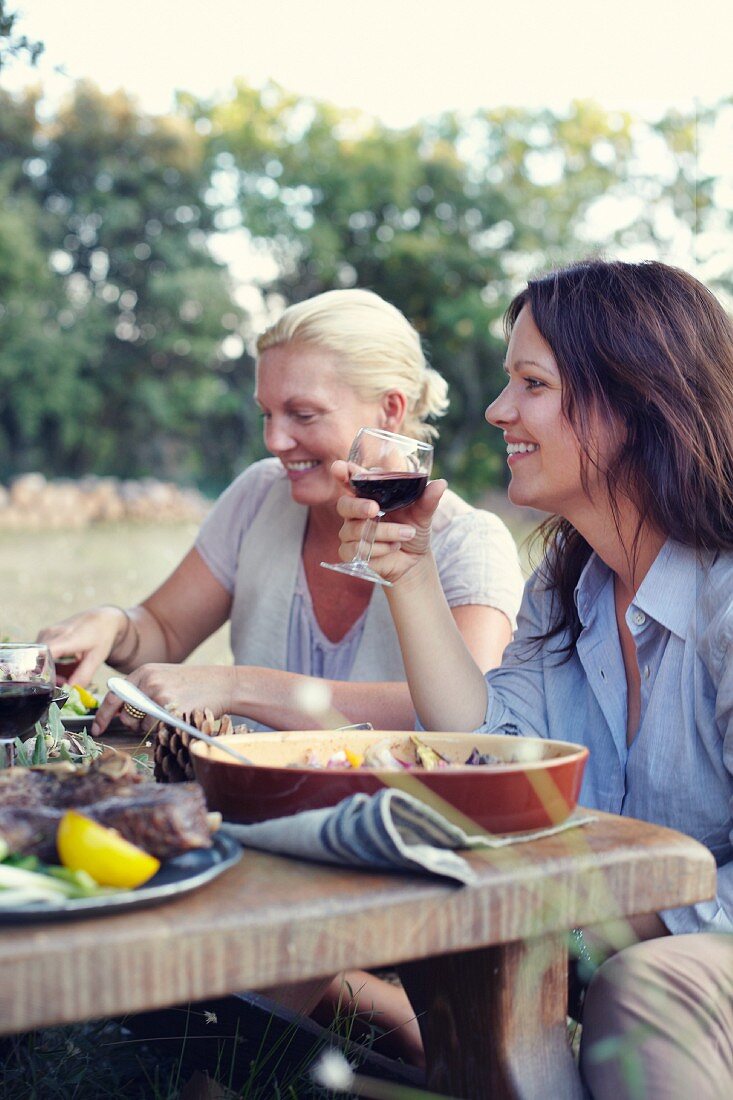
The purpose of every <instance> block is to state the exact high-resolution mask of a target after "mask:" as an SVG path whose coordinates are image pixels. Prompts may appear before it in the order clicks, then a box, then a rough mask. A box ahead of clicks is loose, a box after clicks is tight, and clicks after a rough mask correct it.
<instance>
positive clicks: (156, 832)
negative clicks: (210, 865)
mask: <svg viewBox="0 0 733 1100" xmlns="http://www.w3.org/2000/svg"><path fill="white" fill-rule="evenodd" d="M82 812H83V813H85V814H87V815H88V816H89V817H93V818H94V820H95V821H99V822H100V824H102V825H106V826H108V827H109V828H110V829H117V831H118V832H119V833H121V834H122V836H124V837H125V839H126V840H129V841H130V842H131V843H132V844H137V846H138V848H144V849H145V851H146V852H150V854H151V855H152V856H157V858H158V859H168V858H169V857H170V856H175V855H179V854H180V853H181V852H187V851H189V849H191V848H210V847H211V834H210V832H209V826H208V824H207V821H206V799H205V798H204V792H203V790H202V789H201V787H200V786H199V785H198V783H172V784H165V785H162V784H158V783H142V784H141V785H140V786H139V787H137V788H136V789H135V791H134V792H133V793H131V794H130V795H128V796H126V797H124V798H123V797H114V798H106V799H104V801H101V802H93V803H92V804H91V805H90V806H84V807H83V810H82Z"/></svg>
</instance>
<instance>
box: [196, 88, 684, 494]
mask: <svg viewBox="0 0 733 1100" xmlns="http://www.w3.org/2000/svg"><path fill="white" fill-rule="evenodd" d="M181 107H182V109H183V110H184V111H185V112H186V113H187V114H188V115H189V116H190V117H191V118H192V119H193V120H194V121H196V122H198V123H199V125H200V124H201V123H202V122H203V123H204V124H205V126H207V127H208V126H210V127H211V139H210V156H211V163H212V178H213V179H214V181H215V182H216V181H218V185H219V188H220V190H222V191H226V192H227V193H229V194H232V195H234V196H236V199H237V202H238V205H239V209H240V219H239V222H238V224H239V226H240V227H244V229H245V231H246V233H247V234H248V235H249V238H250V240H251V242H252V244H253V246H256V247H258V248H259V249H264V250H265V252H266V253H267V254H268V255H269V256H270V257H271V259H272V260H273V261H274V263H275V265H276V270H277V274H276V275H275V277H274V278H269V279H267V280H263V290H264V293H265V300H266V302H268V301H269V302H271V303H272V304H273V306H275V305H276V304H277V303H279V302H281V301H282V299H284V300H285V301H286V302H289V301H293V300H298V299H302V298H304V297H308V296H310V295H312V294H316V293H318V292H320V291H322V290H326V289H330V288H332V287H338V286H351V285H357V284H358V285H359V286H364V287H370V288H372V289H374V290H376V291H378V293H380V294H382V295H383V296H384V297H385V298H387V299H389V300H390V301H392V302H394V303H395V305H397V306H399V307H400V308H401V309H402V310H403V311H404V312H405V313H406V314H407V316H408V317H409V318H410V319H411V320H412V321H413V323H414V324H415V325H416V327H417V328H418V330H419V331H420V332H421V334H422V336H423V337H424V340H425V343H426V346H427V349H428V352H429V355H430V358H431V360H432V362H433V365H434V366H435V367H436V368H437V369H438V370H440V371H441V372H442V373H443V374H444V375H445V376H446V377H447V378H448V380H449V382H450V388H451V409H450V412H449V414H448V416H447V417H446V419H445V421H444V426H443V432H442V442H441V446H440V448H439V452H438V453H439V459H440V463H441V467H442V472H444V473H446V474H448V475H449V476H450V477H452V478H453V479H455V480H457V481H458V482H459V483H460V484H462V485H463V486H464V488H466V489H467V490H468V491H469V492H470V491H471V490H472V489H478V487H480V486H483V485H485V484H486V483H487V480H489V481H494V482H495V481H496V480H498V479H499V478H500V477H501V471H502V469H503V468H504V465H503V455H502V453H501V440H500V438H499V437H498V435H497V433H494V434H493V435H492V434H491V433H487V431H486V429H485V426H484V424H483V419H482V415H483V409H484V406H485V405H486V403H487V402H488V400H490V399H491V398H492V397H493V396H494V395H495V393H496V392H497V391H498V389H499V388H500V386H501V384H502V376H501V362H502V359H503V353H504V352H503V339H502V334H501V324H500V318H501V315H502V313H503V310H504V308H505V306H506V304H507V301H508V299H509V297H510V296H511V294H512V293H513V292H514V291H515V290H516V289H517V288H518V287H519V286H520V285H521V284H522V283H523V282H524V280H525V279H526V278H527V277H529V276H531V275H532V274H534V273H537V272H538V271H539V270H542V269H546V268H547V267H548V266H550V265H556V264H560V263H567V262H571V261H572V260H574V259H578V258H581V257H583V256H586V255H588V254H592V253H594V252H598V251H600V250H603V251H605V252H611V253H615V252H617V251H618V250H620V249H629V248H630V247H632V246H634V245H636V246H638V247H639V248H645V250H646V253H645V254H646V255H659V254H660V251H662V252H663V247H664V242H665V237H664V234H665V233H669V234H672V233H678V232H679V230H680V227H681V226H682V227H683V228H684V220H685V218H686V217H687V214H688V211H687V206H689V205H690V204H691V203H692V204H693V205H695V209H696V216H698V217H699V216H702V215H703V214H704V209H705V208H704V196H703V194H702V193H701V191H700V189H699V188H698V189H697V191H696V189H695V186H694V185H693V183H692V180H691V176H692V173H693V171H694V165H693V164H690V163H689V161H690V156H691V155H692V154H693V153H694V148H693V147H692V146H691V144H690V142H691V133H692V132H693V131H694V126H693V124H692V122H691V121H690V120H685V119H679V120H678V121H677V122H676V123H675V124H674V125H673V123H672V121H671V120H670V119H667V120H663V121H662V122H661V123H660V124H659V126H658V127H657V128H656V131H655V133H654V136H656V139H657V141H658V142H659V140H660V139H661V142H662V145H663V146H664V150H665V152H666V154H667V175H666V176H664V175H663V176H662V178H661V179H660V178H659V177H658V163H655V164H653V165H651V166H645V165H644V163H643V161H642V160H640V157H639V145H640V140H641V138H644V139H645V140H649V139H650V137H651V136H652V129H653V128H652V127H651V126H647V127H646V128H645V129H643V128H641V127H640V124H639V122H638V120H635V119H633V118H632V117H631V116H630V115H629V114H625V113H621V112H608V111H605V110H603V109H601V108H600V107H598V106H597V105H595V104H592V103H584V102H578V103H574V104H572V105H571V106H570V107H569V108H568V110H567V111H565V112H563V113H561V114H559V115H554V114H552V113H551V112H550V111H547V110H525V109H519V108H502V109H497V110H492V111H483V112H479V113H478V114H476V115H475V116H472V117H470V118H462V117H459V116H456V115H455V114H445V115H443V116H440V117H439V118H437V119H434V120H429V121H426V122H424V123H421V124H419V125H415V126H413V127H411V128H409V129H406V130H401V131H397V130H392V129H389V128H387V127H385V126H383V125H381V124H380V123H378V122H376V121H374V120H372V119H369V118H367V117H365V116H363V115H360V114H359V113H357V112H354V111H340V110H337V109H336V108H334V107H332V106H330V105H328V104H325V103H319V102H316V101H313V100H304V99H302V98H300V97H297V96H294V95H291V94H289V93H287V92H286V91H284V90H283V89H282V88H280V87H279V86H277V85H274V84H270V85H267V86H266V87H264V88H262V89H260V90H256V89H253V88H250V87H248V86H246V85H245V84H239V85H238V86H237V88H236V91H235V94H234V95H233V96H232V97H231V99H230V100H229V101H227V102H220V103H213V104H206V103H201V102H197V101H196V100H195V99H194V98H193V97H185V96H184V97H181ZM642 130H643V132H642ZM657 160H658V158H657ZM686 204H687V206H686ZM660 210H662V211H665V210H668V211H669V214H670V216H669V219H668V221H669V225H667V226H665V225H664V224H663V222H664V218H663V217H661V216H660ZM609 214H611V215H613V216H612V217H611V218H609ZM609 222H610V224H611V225H612V229H611V230H609V229H608V225H609ZM219 224H220V228H232V227H233V226H234V225H236V224H237V222H236V220H235V219H233V218H232V214H231V211H227V212H226V215H225V217H224V220H223V221H222V222H220V223H219ZM670 227H671V228H670Z"/></svg>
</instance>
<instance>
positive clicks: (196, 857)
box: [0, 832, 242, 924]
mask: <svg viewBox="0 0 733 1100" xmlns="http://www.w3.org/2000/svg"><path fill="white" fill-rule="evenodd" d="M241 856H242V848H241V845H240V844H239V842H238V841H236V840H235V839H234V837H232V836H229V835H228V833H225V832H219V833H217V834H216V835H215V836H214V846H213V847H212V848H197V849H196V850H195V851H192V852H185V853H184V854H183V855H182V856H176V857H175V858H174V859H169V860H166V862H165V863H164V864H163V866H162V867H161V868H160V870H159V871H158V873H157V874H156V875H154V876H153V878H151V879H150V881H149V882H147V883H146V884H145V885H144V886H139V887H138V888H137V890H125V891H124V893H119V894H107V895H105V896H104V897H98V898H72V899H70V900H69V901H62V902H59V903H58V904H57V903H55V902H53V903H50V902H40V901H39V902H32V903H30V902H29V903H28V904H27V905H18V906H16V907H15V908H8V909H2V908H0V923H4V924H7V923H9V922H13V923H14V922H17V921H24V922H25V921H43V920H65V919H66V918H68V917H103V916H106V915H107V913H118V912H120V910H123V909H142V908H144V907H146V906H149V905H157V904H158V903H159V902H161V901H168V900H169V899H170V898H177V897H180V895H181V894H188V893H190V891H191V890H198V888H199V887H200V886H204V885H205V884H206V883H207V882H211V880H212V879H214V878H216V877H217V876H218V875H220V874H221V873H222V872H223V871H226V870H228V869H229V868H230V867H233V866H234V864H235V863H237V862H238V861H239V860H240V859H241Z"/></svg>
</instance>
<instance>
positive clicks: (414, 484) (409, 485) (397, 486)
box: [351, 473, 428, 512]
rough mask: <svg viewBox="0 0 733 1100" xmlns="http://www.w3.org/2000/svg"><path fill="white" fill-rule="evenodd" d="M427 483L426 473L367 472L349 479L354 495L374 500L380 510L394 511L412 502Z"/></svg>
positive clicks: (420, 493) (421, 492)
mask: <svg viewBox="0 0 733 1100" xmlns="http://www.w3.org/2000/svg"><path fill="white" fill-rule="evenodd" d="M427 483H428V475H427V474H422V473H395V474H389V473H387V474H385V473H378V474H370V473H367V474H360V475H359V477H352V479H351V486H352V488H353V490H354V492H355V493H356V495H357V496H358V497H367V498H368V499H369V500H376V502H377V504H378V505H379V510H380V512H394V510H395V508H406V507H407V505H408V504H414V503H415V501H416V500H417V499H418V497H420V496H422V494H423V492H424V491H425V486H426V485H427Z"/></svg>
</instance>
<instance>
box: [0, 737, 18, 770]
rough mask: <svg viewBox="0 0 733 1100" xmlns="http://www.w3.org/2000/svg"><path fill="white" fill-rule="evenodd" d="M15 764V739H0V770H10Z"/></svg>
mask: <svg viewBox="0 0 733 1100" xmlns="http://www.w3.org/2000/svg"><path fill="white" fill-rule="evenodd" d="M14 764H15V738H14V737H0V768H12V767H13V766H14Z"/></svg>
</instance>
